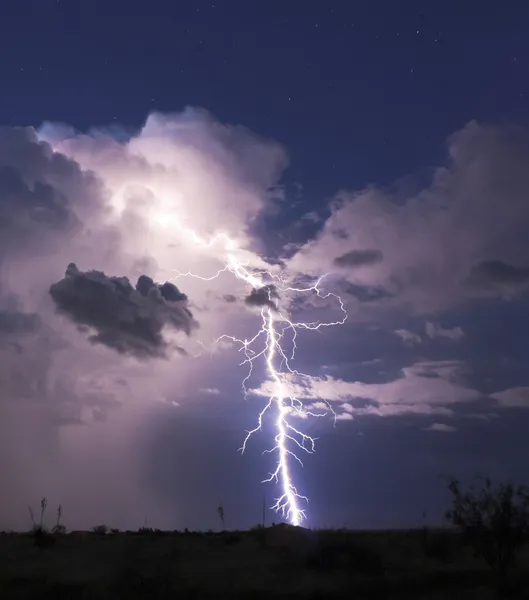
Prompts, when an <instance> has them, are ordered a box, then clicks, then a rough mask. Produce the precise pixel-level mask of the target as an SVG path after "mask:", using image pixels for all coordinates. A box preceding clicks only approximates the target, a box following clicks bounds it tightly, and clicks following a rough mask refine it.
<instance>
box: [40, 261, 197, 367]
mask: <svg viewBox="0 0 529 600" xmlns="http://www.w3.org/2000/svg"><path fill="white" fill-rule="evenodd" d="M50 294H51V297H52V298H53V301H54V302H55V304H56V306H57V308H58V309H59V311H60V312H61V313H62V314H65V315H67V316H68V317H70V318H71V319H72V320H73V321H74V322H76V323H77V324H79V325H86V326H88V327H90V328H91V329H93V330H95V332H96V333H94V334H92V335H90V337H89V339H90V341H91V342H94V343H98V344H104V345H105V346H108V347H109V348H113V349H114V350H117V351H118V352H121V353H123V354H131V355H133V356H136V357H137V358H146V357H160V356H165V355H166V349H167V346H168V343H167V342H166V340H165V339H164V337H163V329H164V327H165V326H170V327H172V328H173V329H176V330H179V331H184V332H185V333H186V334H187V335H189V334H190V333H191V331H192V329H194V328H196V327H197V326H198V323H197V322H196V321H195V320H194V319H193V315H192V313H191V311H190V310H189V309H188V308H187V305H188V302H187V296H186V295H185V294H182V293H181V292H180V291H179V290H178V288H177V287H176V286H174V285H173V284H172V283H168V282H166V283H164V284H163V285H159V284H156V283H154V281H153V280H152V279H151V278H150V277H147V276H146V275H142V276H141V277H140V278H139V279H138V283H137V284H136V288H134V287H132V285H131V284H130V282H129V280H128V279H127V278H126V277H109V276H108V275H105V274H104V273H103V272H101V271H86V272H83V271H80V270H79V269H78V268H77V266H76V265H75V264H73V263H71V264H70V265H68V268H67V269H66V275H65V277H64V278H63V279H61V280H60V281H58V282H57V283H54V284H52V286H51V287H50Z"/></svg>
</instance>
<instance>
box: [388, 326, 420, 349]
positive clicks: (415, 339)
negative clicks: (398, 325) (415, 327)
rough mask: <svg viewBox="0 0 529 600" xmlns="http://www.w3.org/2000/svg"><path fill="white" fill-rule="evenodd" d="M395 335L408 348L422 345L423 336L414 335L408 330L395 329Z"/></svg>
mask: <svg viewBox="0 0 529 600" xmlns="http://www.w3.org/2000/svg"><path fill="white" fill-rule="evenodd" d="M393 333H394V334H395V335H396V336H397V337H399V338H400V339H401V340H402V341H403V342H404V343H405V344H406V345H408V346H415V345H416V344H422V338H421V336H420V335H419V334H417V333H413V331H409V330H408V329H395V331H394V332H393Z"/></svg>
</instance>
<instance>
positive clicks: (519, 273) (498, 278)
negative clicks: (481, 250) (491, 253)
mask: <svg viewBox="0 0 529 600" xmlns="http://www.w3.org/2000/svg"><path fill="white" fill-rule="evenodd" d="M468 282H469V283H470V284H472V285H478V286H479V285H483V286H488V285H493V286H494V285H520V284H524V283H527V282H529V268H528V267H514V266H513V265H510V264H507V263H505V262H503V261H501V260H484V261H482V262H480V263H478V264H477V265H475V266H474V267H473V268H472V270H471V271H470V276H469V278H468Z"/></svg>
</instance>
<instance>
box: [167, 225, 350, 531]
mask: <svg viewBox="0 0 529 600" xmlns="http://www.w3.org/2000/svg"><path fill="white" fill-rule="evenodd" d="M174 224H175V225H176V226H177V227H178V228H179V229H184V228H182V227H181V225H180V224H177V223H174ZM185 233H186V234H187V235H188V236H190V237H191V239H193V241H194V242H195V243H197V244H199V245H203V246H212V245H213V244H216V243H218V242H222V243H223V244H224V251H225V253H226V263H225V266H224V267H223V268H222V269H220V270H219V271H218V272H217V273H215V274H214V275H213V276H209V277H208V276H200V275H197V274H194V273H190V272H187V273H178V274H177V275H176V276H175V277H173V278H172V280H173V281H174V280H176V279H178V278H180V277H195V278H198V279H201V280H203V281H211V280H213V279H215V278H217V277H218V276H219V275H220V274H221V273H225V272H229V273H232V274H233V275H234V276H235V277H236V278H237V279H240V280H242V281H243V282H245V283H246V284H247V285H248V286H249V287H250V288H251V290H259V291H260V292H262V290H267V294H268V299H267V300H266V296H265V300H266V301H265V302H263V304H264V305H263V306H260V307H259V310H260V315H261V327H260V328H259V330H258V331H257V332H256V334H255V335H254V337H252V338H251V339H244V340H241V339H238V338H236V337H233V336H231V335H222V336H221V337H219V338H218V339H217V340H216V343H218V342H220V341H221V340H230V341H231V342H233V343H235V344H237V345H239V351H241V352H243V354H244V356H245V358H244V360H243V361H242V362H241V365H248V366H249V369H248V374H247V375H246V377H245V378H244V380H243V382H242V388H243V391H244V396H245V397H246V396H247V394H248V390H247V388H246V383H247V382H248V380H249V378H250V376H251V374H252V370H253V365H254V362H255V361H257V360H259V359H262V360H264V362H265V365H266V370H267V372H268V375H269V377H270V380H271V383H272V390H273V391H272V393H271V395H270V397H269V399H268V402H267V404H266V406H265V407H264V408H263V409H262V411H261V412H260V413H259V417H258V420H257V425H256V427H255V428H254V429H252V430H251V431H249V432H248V434H247V436H246V438H245V439H244V442H243V445H242V448H241V451H242V452H244V450H245V449H246V444H247V442H248V440H249V439H250V437H251V436H252V435H253V434H254V433H256V432H258V431H260V430H261V428H262V425H263V418H264V416H265V414H266V413H267V412H269V411H272V410H275V420H274V423H275V431H276V435H275V446H274V447H273V448H271V449H269V450H266V451H265V452H275V453H277V464H276V468H275V470H274V472H273V473H271V474H270V476H269V477H268V478H267V479H265V480H264V481H263V483H264V482H272V481H275V482H276V483H278V484H279V485H280V486H281V490H282V493H281V495H280V497H279V498H277V500H276V503H275V504H274V505H273V506H272V508H273V509H274V510H276V511H277V512H280V513H281V514H282V516H283V517H284V518H286V519H287V520H288V521H290V523H292V525H300V524H301V522H302V521H303V520H304V519H305V518H306V515H305V511H304V510H303V509H302V508H301V507H300V504H301V501H304V502H306V503H308V498H307V497H306V496H303V495H302V494H300V493H299V492H298V490H297V488H296V486H295V485H294V482H293V480H292V475H291V469H290V462H291V460H295V461H297V462H298V463H300V464H301V465H303V463H302V462H301V460H300V458H299V456H298V455H297V453H296V450H298V451H299V450H301V451H304V452H307V453H308V454H312V453H313V452H314V442H315V440H314V438H312V437H310V436H309V435H307V434H305V433H303V432H302V431H300V430H299V429H297V428H296V427H294V426H293V424H292V422H291V419H292V417H296V416H297V417H301V418H303V419H306V418H307V417H309V416H311V417H323V416H325V415H326V414H327V412H319V413H316V412H312V411H309V410H307V409H306V408H305V406H304V405H303V402H302V401H301V400H300V399H299V398H297V397H295V396H293V395H292V392H291V391H290V389H291V388H292V386H291V385H289V382H288V379H289V378H290V379H292V376H302V377H305V378H310V376H309V375H306V374H303V373H300V372H299V371H297V370H295V369H293V368H292V367H291V366H290V362H291V361H292V360H293V359H294V357H295V351H296V337H297V332H298V330H300V329H307V330H319V329H321V328H322V327H329V326H332V325H341V324H343V323H344V322H345V320H346V319H347V312H346V310H345V307H344V305H343V302H342V300H341V299H340V297H339V296H337V295H336V294H334V293H332V292H327V293H325V294H323V293H322V291H321V289H320V285H321V283H322V280H323V278H324V277H325V275H324V276H322V277H320V278H319V279H317V280H316V282H315V283H314V284H313V285H309V286H308V287H294V286H290V285H288V283H287V281H286V278H285V277H284V276H283V275H281V274H279V275H274V274H272V273H271V272H270V271H267V270H264V269H256V268H251V270H249V269H248V268H247V266H248V265H247V264H245V263H244V262H243V261H242V260H241V259H238V258H237V257H236V254H237V251H238V248H237V244H236V243H235V242H234V240H232V239H231V238H230V237H229V236H227V235H225V234H221V235H218V236H215V237H214V238H212V239H211V240H209V241H206V240H204V239H203V238H201V237H200V236H198V235H197V234H196V233H195V232H192V231H190V230H187V229H186V230H185ZM277 292H281V293H284V294H303V293H304V294H310V293H312V294H316V295H317V296H318V297H319V298H323V299H324V298H330V297H332V298H334V299H335V300H336V301H337V303H338V306H339V308H340V311H341V314H342V318H341V319H339V320H337V321H335V322H332V323H323V322H309V323H304V322H293V321H291V320H290V319H289V318H288V316H287V315H286V314H285V313H284V312H283V311H282V310H281V306H280V299H279V298H278V294H277ZM289 333H290V336H289V337H287V335H288V334H289ZM289 341H290V345H291V351H290V353H289V354H287V351H286V344H287V343H288V342H289ZM326 404H327V403H326ZM327 406H328V407H329V410H330V411H331V412H333V414H334V411H332V408H331V407H330V405H328V404H327Z"/></svg>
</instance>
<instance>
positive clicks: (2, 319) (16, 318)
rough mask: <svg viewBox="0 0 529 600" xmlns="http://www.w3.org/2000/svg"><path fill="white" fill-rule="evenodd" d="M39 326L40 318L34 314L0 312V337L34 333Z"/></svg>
mask: <svg viewBox="0 0 529 600" xmlns="http://www.w3.org/2000/svg"><path fill="white" fill-rule="evenodd" d="M40 324H41V320H40V317H39V316H38V315H36V314H33V313H23V312H18V311H10V310H0V336H1V335H20V334H22V335H24V334H29V333H34V332H35V331H37V330H38V329H39V327H40Z"/></svg>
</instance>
